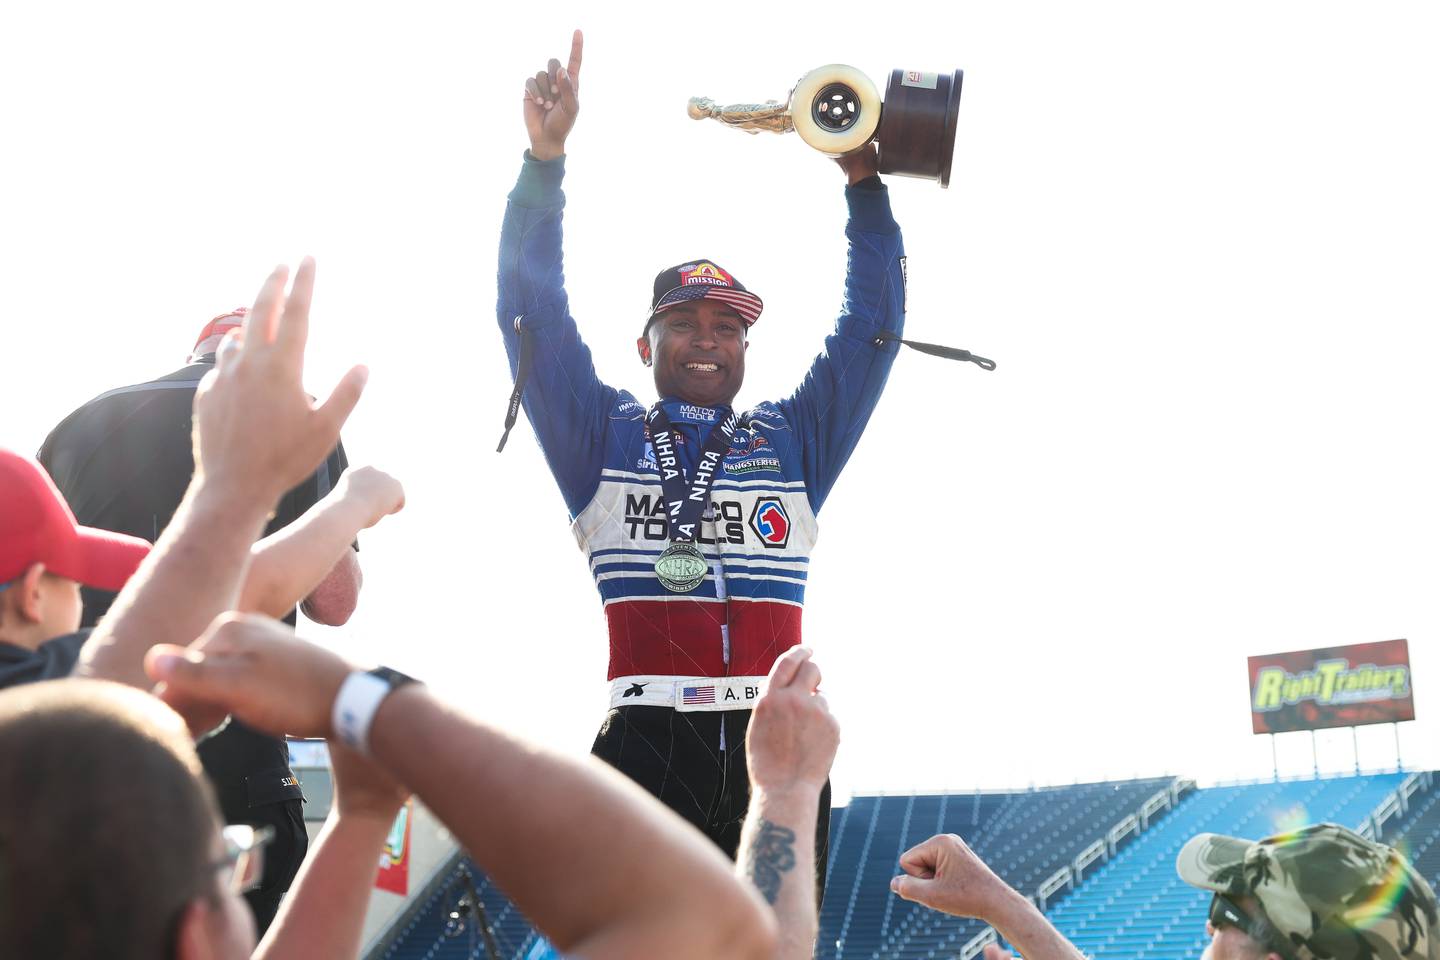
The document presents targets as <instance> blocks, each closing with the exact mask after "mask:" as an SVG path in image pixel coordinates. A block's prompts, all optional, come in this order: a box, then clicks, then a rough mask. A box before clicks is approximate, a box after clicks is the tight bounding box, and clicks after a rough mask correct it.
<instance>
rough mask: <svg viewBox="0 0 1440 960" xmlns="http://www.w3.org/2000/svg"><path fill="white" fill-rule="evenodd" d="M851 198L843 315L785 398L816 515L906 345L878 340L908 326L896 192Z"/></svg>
mask: <svg viewBox="0 0 1440 960" xmlns="http://www.w3.org/2000/svg"><path fill="white" fill-rule="evenodd" d="M845 199H846V201H847V202H848V203H849V205H850V222H849V223H848V224H846V227H845V236H846V237H847V238H848V239H849V241H850V254H849V259H848V262H847V264H846V269H845V300H844V302H843V304H842V305H841V308H840V318H839V319H838V320H837V321H836V322H835V332H834V333H832V334H830V335H829V336H828V337H826V338H825V348H824V349H823V350H822V351H821V352H820V356H818V357H816V358H815V362H814V364H812V365H811V367H810V372H809V373H808V374H806V375H805V380H804V382H803V383H801V384H800V388H799V389H798V390H796V391H795V393H794V395H792V396H791V397H790V398H789V399H788V400H782V401H781V402H780V409H781V412H782V413H784V415H785V418H786V419H787V420H788V421H789V422H790V424H791V426H792V429H794V430H795V431H796V435H797V439H798V440H799V441H800V444H801V449H802V450H803V451H804V453H803V462H804V471H805V486H806V489H807V491H808V492H809V496H810V507H811V509H812V510H814V511H815V512H816V513H818V512H819V511H820V507H821V505H823V504H824V502H825V498H826V497H828V496H829V495H830V489H831V487H833V486H834V485H835V480H836V478H837V477H838V476H839V475H840V470H841V469H842V468H843V467H844V466H845V463H846V461H847V460H849V459H850V454H851V452H853V451H854V449H855V444H856V443H858V442H859V441H860V434H861V433H863V432H864V430H865V424H867V423H868V422H869V421H870V414H871V412H872V411H874V409H875V404H876V403H877V402H878V401H879V399H880V392H881V391H882V390H884V389H885V380H886V378H888V377H889V376H890V366H891V364H893V363H894V362H895V354H896V353H898V352H899V350H900V344H899V343H897V342H894V341H889V342H880V343H877V342H876V332H877V331H880V330H890V331H893V332H895V333H896V334H899V333H900V332H901V331H902V329H903V328H904V324H905V248H904V244H903V243H902V241H901V238H900V226H899V224H897V223H896V222H895V218H894V217H893V216H891V214H890V195H889V191H888V190H887V189H886V188H885V187H883V186H881V187H880V188H879V189H866V188H865V187H863V186H860V187H855V186H852V187H846V188H845Z"/></svg>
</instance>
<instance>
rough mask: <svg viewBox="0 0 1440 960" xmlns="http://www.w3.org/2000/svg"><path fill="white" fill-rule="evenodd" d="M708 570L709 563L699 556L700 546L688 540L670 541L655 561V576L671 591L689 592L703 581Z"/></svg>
mask: <svg viewBox="0 0 1440 960" xmlns="http://www.w3.org/2000/svg"><path fill="white" fill-rule="evenodd" d="M709 572H710V565H709V564H707V563H706V562H705V558H704V557H703V556H701V554H700V548H699V547H697V546H695V544H693V543H691V542H690V541H688V540H677V541H675V542H674V543H671V544H670V546H668V547H666V548H665V552H664V553H662V554H660V557H659V559H657V560H656V561H655V576H657V577H659V578H660V585H661V586H662V587H664V588H665V589H666V590H669V591H670V592H671V593H689V592H690V591H691V590H694V589H695V588H696V587H698V586H700V584H702V583H704V582H705V574H707V573H709Z"/></svg>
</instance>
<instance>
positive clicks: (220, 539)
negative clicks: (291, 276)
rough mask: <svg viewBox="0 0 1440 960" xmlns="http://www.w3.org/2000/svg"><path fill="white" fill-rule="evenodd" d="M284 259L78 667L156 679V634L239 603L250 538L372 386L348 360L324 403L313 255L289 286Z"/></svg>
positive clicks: (230, 339)
mask: <svg viewBox="0 0 1440 960" xmlns="http://www.w3.org/2000/svg"><path fill="white" fill-rule="evenodd" d="M287 276H288V270H287V269H286V268H285V267H277V268H276V269H275V271H274V272H273V273H271V274H270V276H269V278H267V279H266V281H265V283H264V284H263V285H262V286H261V288H260V293H259V295H258V296H257V297H256V298H255V305H254V307H253V308H252V309H251V311H250V313H249V315H248V316H247V317H246V319H245V325H244V327H243V328H242V329H241V330H240V331H239V332H235V333H231V334H230V335H229V336H227V337H226V339H225V340H224V341H223V342H222V344H221V347H220V350H219V351H218V353H217V356H216V366H215V370H213V371H211V372H210V373H209V374H207V375H206V376H205V379H204V380H203V381H201V384H200V386H199V388H198V389H197V390H196V394H195V417H194V445H195V473H194V476H193V477H192V478H191V482H190V487H189V489H188V490H187V491H186V493H185V498H184V500H182V501H181V504H180V506H179V508H178V509H177V510H176V511H175V516H174V518H173V519H172V520H171V522H170V525H169V526H168V527H166V529H165V532H164V533H163V534H162V535H161V537H160V540H159V541H158V542H157V543H156V544H155V548H154V549H153V550H152V551H151V552H150V555H149V557H148V558H147V559H146V561H145V563H143V564H142V565H141V567H140V569H139V570H138V571H137V572H136V573H135V575H134V576H133V577H131V578H130V582H129V583H127V584H126V586H125V589H124V590H123V591H121V593H120V596H119V597H118V598H117V599H116V601H115V603H114V605H113V606H112V607H111V608H110V612H109V613H108V614H107V615H106V616H105V618H104V619H103V620H101V621H100V623H99V625H98V626H97V627H96V628H95V631H94V633H92V634H91V636H90V639H89V641H88V642H87V643H86V644H85V647H84V649H83V650H82V651H81V653H80V660H79V663H78V664H77V666H76V669H75V673H76V675H78V676H90V677H100V678H104V679H110V680H118V681H120V682H122V683H128V684H131V685H133V686H146V685H148V681H147V679H146V677H145V673H144V670H143V669H142V666H141V661H142V658H143V657H144V654H145V651H146V650H147V649H148V648H149V647H150V646H151V645H152V644H155V643H172V644H180V645H185V644H188V643H190V642H191V641H192V640H194V639H195V638H196V637H197V636H199V635H200V633H201V632H202V631H203V630H205V628H206V626H207V625H208V624H209V623H210V621H211V620H212V619H213V618H214V617H215V616H216V614H218V613H220V612H221V611H224V610H230V609H233V608H234V607H235V606H236V604H237V602H238V599H239V594H240V585H241V583H242V582H243V580H244V577H245V573H246V570H247V568H248V565H249V561H250V548H251V546H252V545H253V544H254V542H255V540H256V539H257V538H258V537H259V536H260V533H261V531H262V530H263V529H264V526H265V521H266V519H267V517H268V516H269V514H270V512H271V511H272V510H273V509H274V508H275V504H276V502H277V501H278V500H279V499H280V497H281V495H282V494H284V493H285V491H287V490H289V489H290V488H291V487H293V486H295V485H296V484H297V483H299V482H300V481H301V480H303V479H304V478H305V477H306V476H308V475H309V474H310V473H311V472H313V471H314V470H315V468H316V467H317V466H318V465H319V464H320V462H321V460H323V459H324V458H325V456H326V454H327V453H328V452H329V451H330V449H331V448H332V447H334V446H335V442H336V440H337V438H338V437H339V435H340V427H341V425H342V424H343V423H344V422H345V419H346V418H347V417H348V416H349V415H350V412H351V411H352V410H353V409H354V408H355V404H356V403H357V402H358V401H359V399H360V394H361V391H362V390H363V389H364V385H365V379H366V371H365V368H364V367H358V366H357V367H355V368H353V369H351V370H350V372H349V373H347V374H346V375H345V376H344V377H343V378H342V379H341V380H340V383H339V384H338V385H337V386H336V387H335V389H334V391H333V392H332V393H331V395H330V397H329V399H328V400H326V401H325V402H324V403H322V404H316V403H315V402H314V401H313V400H311V399H310V397H309V395H308V394H307V393H306V392H305V388H304V384H303V382H302V379H303V374H304V367H305V343H306V340H307V338H308V336H309V329H310V303H311V298H312V295H313V292H314V284H315V262H314V261H313V260H311V259H309V258H307V259H305V260H304V261H303V262H302V263H301V264H300V268H299V270H297V271H296V275H295V283H294V285H293V286H292V288H291V290H290V293H289V295H288V296H287V295H286V292H285V280H286V277H287Z"/></svg>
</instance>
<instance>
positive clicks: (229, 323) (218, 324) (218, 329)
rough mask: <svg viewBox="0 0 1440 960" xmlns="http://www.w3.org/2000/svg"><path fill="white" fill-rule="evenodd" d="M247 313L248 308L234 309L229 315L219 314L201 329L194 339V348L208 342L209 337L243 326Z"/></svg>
mask: <svg viewBox="0 0 1440 960" xmlns="http://www.w3.org/2000/svg"><path fill="white" fill-rule="evenodd" d="M249 312H250V309H249V308H248V307H236V308H235V309H234V310H231V311H230V312H229V313H222V314H220V316H218V317H216V318H215V319H214V320H211V321H210V322H209V323H207V324H205V326H204V328H203V329H201V331H200V336H198V337H196V338H195V346H197V347H198V346H200V344H202V343H204V342H205V341H206V340H209V339H210V338H211V337H214V336H218V335H220V334H223V333H229V332H230V331H231V330H234V329H235V328H236V327H239V326H243V325H244V323H245V315H246V314H248V313H249Z"/></svg>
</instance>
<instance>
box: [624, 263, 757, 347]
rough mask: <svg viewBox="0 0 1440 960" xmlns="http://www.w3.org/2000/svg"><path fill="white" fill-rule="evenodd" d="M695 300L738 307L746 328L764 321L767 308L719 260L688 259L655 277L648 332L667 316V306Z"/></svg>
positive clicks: (647, 324)
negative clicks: (659, 318) (652, 324)
mask: <svg viewBox="0 0 1440 960" xmlns="http://www.w3.org/2000/svg"><path fill="white" fill-rule="evenodd" d="M691 300H718V301H720V302H721V303H723V304H725V305H726V306H729V307H734V308H735V312H736V313H738V314H740V317H741V319H743V320H744V321H745V326H746V327H750V326H752V325H753V324H754V323H755V321H756V320H758V319H760V311H761V310H762V309H764V306H765V304H764V302H763V301H762V300H761V299H760V298H759V297H757V296H755V294H753V293H751V292H750V291H749V290H746V289H745V284H743V283H741V282H740V281H739V280H736V279H735V277H734V276H733V275H732V274H730V273H729V272H728V271H727V270H725V269H724V268H723V267H721V266H719V265H718V264H717V263H715V261H713V260H687V261H685V262H684V263H682V264H680V265H679V266H674V267H670V268H669V269H668V270H661V271H660V273H659V274H658V275H657V276H656V277H655V295H654V296H653V297H652V298H651V300H650V316H648V317H646V318H645V329H646V330H649V329H650V322H651V321H652V320H654V319H655V315H656V314H659V313H663V312H664V311H665V309H666V308H667V307H673V306H675V304H677V303H688V302H689V301H691Z"/></svg>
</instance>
